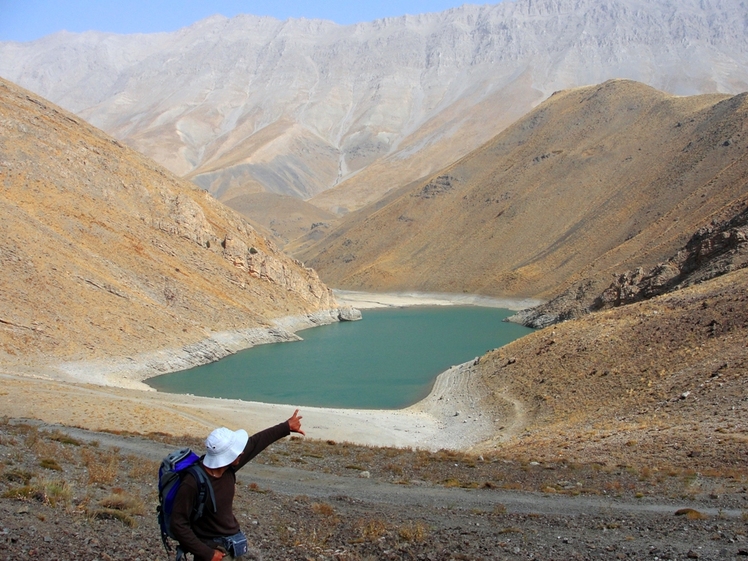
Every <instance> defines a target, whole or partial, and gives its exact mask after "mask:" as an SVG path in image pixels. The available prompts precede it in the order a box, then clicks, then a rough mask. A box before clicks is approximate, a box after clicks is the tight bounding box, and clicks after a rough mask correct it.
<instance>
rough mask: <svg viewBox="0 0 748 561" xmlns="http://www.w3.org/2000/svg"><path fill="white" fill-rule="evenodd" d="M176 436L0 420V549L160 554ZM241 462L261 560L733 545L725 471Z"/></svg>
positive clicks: (345, 447)
mask: <svg viewBox="0 0 748 561" xmlns="http://www.w3.org/2000/svg"><path fill="white" fill-rule="evenodd" d="M185 444H186V445H190V446H194V447H195V448H196V449H199V447H200V442H199V441H197V440H195V439H189V438H187V437H185V438H174V437H167V436H165V435H154V434H151V435H149V437H144V436H135V435H125V434H113V433H95V432H89V431H84V430H81V429H72V428H69V427H63V426H51V425H44V424H41V423H39V422H33V421H23V420H9V419H7V418H5V419H3V420H2V422H1V423H0V559H4V560H17V559H26V558H39V559H47V560H53V559H59V560H68V559H71V560H72V559H91V560H95V559H98V560H107V561H108V560H111V559H123V560H125V559H126V560H146V559H148V560H152V559H170V558H171V557H170V556H169V555H167V554H166V552H165V551H164V549H163V546H162V544H161V541H160V537H159V532H158V528H157V524H156V519H155V506H156V472H157V468H158V460H159V459H160V458H161V457H162V456H163V455H165V454H166V453H167V452H168V451H170V450H172V449H174V448H176V447H181V446H183V445H185ZM244 472H245V473H244V474H243V476H242V477H241V478H240V483H239V488H238V492H237V499H236V503H235V512H236V514H237V517H238V518H239V520H240V522H241V524H242V526H243V528H244V529H245V531H246V532H247V534H248V535H249V537H250V540H251V542H252V544H253V548H254V549H253V555H254V557H255V558H262V559H265V560H268V561H270V560H286V559H289V560H297V559H298V560H320V561H321V560H333V559H335V560H375V559H424V560H447V559H476V560H477V559H537V560H551V559H556V560H567V559H714V560H717V559H720V560H722V559H742V558H746V557H748V488H747V485H748V482H747V481H746V479H745V477H743V476H739V475H732V476H720V477H709V476H706V475H704V474H702V473H697V472H693V471H689V470H678V469H671V470H669V471H667V472H665V471H658V470H645V469H636V468H633V467H631V466H626V465H604V464H602V463H592V464H572V463H569V462H565V461H561V462H558V463H551V462H543V463H541V462H537V461H528V460H527V459H521V458H510V457H502V456H499V455H496V456H487V455H485V456H472V455H468V454H464V453H459V452H447V451H441V452H436V453H429V452H425V451H414V450H409V449H394V448H367V447H359V446H353V445H350V444H347V443H341V442H334V441H311V440H301V439H298V438H291V439H286V440H284V441H281V442H278V443H276V444H274V445H273V446H271V447H270V448H269V449H268V450H266V451H265V452H264V453H263V454H262V455H261V456H259V457H258V458H257V459H256V460H255V462H253V463H252V464H250V465H249V466H247V468H246V469H245V470H244Z"/></svg>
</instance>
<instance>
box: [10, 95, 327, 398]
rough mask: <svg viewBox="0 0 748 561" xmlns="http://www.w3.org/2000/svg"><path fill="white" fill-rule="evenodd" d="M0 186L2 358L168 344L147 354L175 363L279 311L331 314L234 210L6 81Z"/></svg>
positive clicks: (77, 355)
mask: <svg viewBox="0 0 748 561" xmlns="http://www.w3.org/2000/svg"><path fill="white" fill-rule="evenodd" d="M0 189H2V196H1V197H0V236H1V237H2V243H0V263H1V264H2V269H1V273H0V286H2V290H1V291H0V362H2V363H3V364H6V365H7V364H14V365H16V366H17V367H19V368H21V369H22V367H23V366H24V365H27V364H34V365H37V366H38V365H39V364H42V365H44V364H47V365H49V366H50V368H53V367H54V365H59V364H60V363H63V362H68V363H72V362H78V361H90V360H92V359H104V358H112V357H120V358H121V359H122V361H123V362H125V363H127V362H128V360H129V359H126V358H125V357H133V356H136V355H138V354H139V353H147V352H152V351H156V350H162V349H167V350H168V349H172V351H173V352H172V353H171V357H170V355H169V353H166V355H165V356H164V357H162V361H161V362H163V363H167V362H169V360H172V363H173V364H181V365H183V366H187V365H189V363H196V362H205V361H208V360H211V359H215V358H217V357H219V356H222V355H225V354H227V353H228V352H229V351H230V350H236V349H237V348H238V347H241V346H242V345H243V346H248V345H249V341H251V339H252V337H253V336H254V337H259V336H261V335H260V333H266V332H267V331H268V330H274V331H275V335H274V336H275V337H278V338H282V337H287V336H289V334H288V333H287V332H285V335H284V331H283V330H282V329H279V328H278V327H277V326H276V324H275V320H278V319H281V318H287V317H290V316H299V317H304V318H306V316H308V315H312V316H314V317H317V316H319V317H318V321H323V320H327V321H332V320H334V319H336V315H337V312H335V311H334V308H335V302H334V299H333V297H332V293H331V291H330V290H329V289H328V288H327V287H326V286H325V285H324V284H322V283H321V282H320V281H319V278H318V277H317V274H316V273H315V272H314V271H313V270H311V269H308V268H305V267H304V266H302V265H301V264H300V263H298V262H296V261H293V260H292V259H290V258H288V257H287V256H285V255H284V254H282V253H280V252H279V251H277V250H276V249H275V248H274V247H273V245H272V244H271V243H270V242H268V241H267V240H266V239H265V238H263V237H262V236H260V235H258V234H257V232H255V230H254V229H253V228H252V227H251V226H250V225H249V224H248V223H247V222H246V220H244V219H243V218H241V217H240V216H239V215H238V214H236V213H235V212H233V211H231V210H230V209H227V208H226V207H224V206H223V205H222V204H220V203H218V202H217V201H215V200H214V199H213V198H212V197H211V196H210V195H209V194H208V193H206V192H205V191H203V190H200V189H198V188H196V187H195V186H194V185H193V184H191V183H190V182H188V181H186V180H183V179H179V178H177V177H175V176H173V175H172V174H171V173H169V172H167V171H166V170H164V169H163V168H161V167H160V166H158V165H156V164H155V163H154V162H152V161H151V160H149V159H148V158H145V157H144V156H142V155H140V154H138V153H137V152H135V151H134V150H132V149H130V148H127V147H125V146H123V145H121V144H120V143H119V142H118V141H116V140H115V139H113V138H111V137H109V136H106V135H105V134H103V133H101V132H100V131H98V130H96V129H94V128H93V127H91V126H90V125H88V124H86V123H85V122H83V121H81V120H80V119H79V118H77V117H75V116H73V115H72V114H70V113H68V112H66V111H64V110H62V109H60V108H58V107H56V106H54V105H53V104H51V103H50V102H48V101H46V100H44V99H42V98H40V97H38V96H36V95H34V94H32V93H30V92H28V91H25V90H22V89H21V88H18V87H16V86H15V85H13V84H11V83H9V82H6V81H0ZM315 314H316V316H315ZM265 337H270V335H267V334H266V335H265ZM133 362H137V361H135V360H134V359H133ZM158 362H159V361H158V360H154V361H153V363H154V365H157V364H158ZM110 366H111V365H110ZM70 368H72V369H73V370H75V368H76V367H75V366H74V365H73V366H70ZM81 368H83V366H81ZM63 370H64V365H63ZM110 370H116V369H114V368H110ZM37 372H38V370H37ZM119 383H120V384H121V383H124V381H123V380H122V379H120V380H119Z"/></svg>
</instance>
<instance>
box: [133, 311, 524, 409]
mask: <svg viewBox="0 0 748 561" xmlns="http://www.w3.org/2000/svg"><path fill="white" fill-rule="evenodd" d="M512 313H513V312H510V311H508V310H501V309H497V308H481V307H475V306H464V307H462V306H460V307H458V306H439V307H411V308H384V309H374V310H364V311H363V316H364V318H363V320H361V321H356V322H343V323H334V324H332V325H325V326H322V327H315V328H313V329H306V330H304V331H300V332H298V335H299V336H300V337H303V339H304V340H303V341H297V342H293V343H275V344H271V345H259V346H257V347H253V348H251V349H247V350H244V351H241V352H239V353H236V354H234V355H230V356H228V357H226V358H224V359H222V360H220V361H218V362H214V363H211V364H207V365H205V366H199V367H197V368H192V369H190V370H185V371H183V372H175V373H172V374H165V375H163V376H157V377H155V378H151V379H149V380H147V381H146V383H148V384H149V385H150V386H151V387H153V388H155V389H157V390H159V391H163V392H170V393H190V394H195V395H202V396H207V397H224V398H232V399H243V400H246V401H261V402H265V403H281V404H289V405H300V406H301V405H307V406H319V407H339V408H351V409H399V408H402V407H407V406H408V405H412V404H413V403H415V402H416V401H418V400H420V399H423V398H424V397H425V396H426V395H428V393H429V391H431V387H432V386H433V383H434V380H435V379H436V377H437V376H438V375H439V374H440V373H442V372H444V371H445V370H447V369H448V368H449V367H450V366H454V365H456V364H461V363H463V362H467V361H469V360H472V359H473V358H475V357H477V356H480V355H483V354H485V353H486V351H488V350H490V349H494V348H496V347H500V346H502V345H505V344H507V343H510V342H511V341H514V340H515V339H518V338H519V337H522V336H523V335H525V334H527V333H529V332H531V331H532V330H531V329H528V328H526V327H523V326H520V325H516V324H513V323H506V322H504V321H502V320H503V319H504V318H506V317H507V316H509V315H511V314H512Z"/></svg>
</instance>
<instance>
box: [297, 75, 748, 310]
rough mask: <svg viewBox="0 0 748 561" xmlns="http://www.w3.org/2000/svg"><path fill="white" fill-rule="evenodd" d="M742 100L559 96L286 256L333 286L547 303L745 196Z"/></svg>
mask: <svg viewBox="0 0 748 561" xmlns="http://www.w3.org/2000/svg"><path fill="white" fill-rule="evenodd" d="M747 146H748V101H746V95H745V94H742V95H738V96H735V97H729V96H724V95H703V96H692V97H675V96H671V95H667V94H664V93H661V92H658V91H656V90H653V89H651V88H649V87H647V86H644V85H642V84H638V83H635V82H628V81H609V82H606V83H605V84H602V85H600V86H591V87H585V88H578V89H573V90H569V91H564V92H560V93H557V94H556V95H554V96H552V97H551V98H550V99H549V100H547V101H546V102H544V103H543V104H542V105H540V106H539V107H538V108H536V109H535V110H534V111H532V112H531V113H530V114H528V115H527V116H526V117H525V118H523V119H521V120H519V121H518V122H517V123H515V124H514V125H512V126H511V127H510V128H508V129H507V130H506V131H504V132H503V133H501V134H500V135H498V136H497V137H496V138H494V139H493V140H492V141H490V142H488V143H486V144H485V145H484V146H482V147H481V148H480V149H478V150H476V151H474V152H473V153H471V154H470V155H468V156H466V157H465V158H463V159H462V160H461V161H459V162H457V163H455V164H454V165H452V166H449V167H447V168H445V169H443V170H441V171H440V172H438V173H437V174H435V175H434V176H432V177H430V178H428V179H426V180H423V181H421V182H416V183H414V184H412V185H410V186H407V187H404V188H402V189H401V190H400V191H398V192H396V193H393V194H392V195H390V196H389V197H387V198H385V199H384V200H382V201H380V202H379V203H378V204H376V205H372V206H371V207H369V208H366V209H362V210H361V211H359V212H358V213H354V214H353V215H349V216H348V217H346V219H345V220H344V222H343V224H342V225H341V226H340V227H339V228H338V229H336V230H334V231H333V232H331V234H330V235H329V236H328V237H327V238H325V239H323V240H321V241H319V242H316V243H315V242H313V241H311V242H308V245H307V246H304V245H303V244H298V245H297V246H296V247H297V251H298V253H297V255H298V256H299V257H300V258H301V259H303V260H304V261H305V262H307V263H308V264H310V265H311V266H313V267H315V268H316V270H318V271H319V272H320V275H321V276H322V278H324V279H325V280H326V282H329V283H331V284H333V285H334V286H336V287H339V288H349V289H372V290H383V291H390V290H401V289H411V290H413V289H415V290H424V291H439V292H462V291H465V292H470V293H480V294H486V295H503V296H507V295H509V296H533V297H538V296H540V297H548V296H553V295H555V294H557V293H559V292H560V291H561V290H562V289H563V288H565V287H567V286H569V285H572V284H573V283H574V282H578V281H582V280H585V279H590V278H594V279H598V280H599V282H601V283H602V284H600V285H599V292H602V290H603V289H604V288H605V287H607V285H608V284H609V283H610V278H611V277H610V275H611V274H613V273H621V272H623V271H625V270H627V269H635V268H636V267H649V266H653V265H655V264H656V263H658V262H661V261H665V260H666V259H668V258H670V257H671V256H672V255H673V254H674V253H675V251H676V250H677V249H679V248H681V247H682V246H684V245H685V243H686V242H687V241H688V239H689V238H690V237H691V235H692V234H693V233H694V232H696V230H697V229H698V228H700V227H702V226H704V225H705V224H707V223H708V222H709V220H710V219H711V218H712V217H714V216H717V215H718V214H719V213H720V212H721V211H722V210H723V209H725V208H727V207H730V206H731V205H732V203H733V202H735V201H737V200H740V199H741V197H742V196H743V195H745V193H746V191H747V190H748V153H747V152H746V147H747Z"/></svg>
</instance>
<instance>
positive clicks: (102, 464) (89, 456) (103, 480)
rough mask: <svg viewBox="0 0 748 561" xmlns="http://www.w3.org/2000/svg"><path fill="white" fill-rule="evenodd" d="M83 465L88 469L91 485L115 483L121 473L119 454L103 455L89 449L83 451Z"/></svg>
mask: <svg viewBox="0 0 748 561" xmlns="http://www.w3.org/2000/svg"><path fill="white" fill-rule="evenodd" d="M81 459H82V461H83V465H85V466H86V468H87V469H88V483H89V484H104V485H107V484H110V483H113V482H114V480H115V479H116V478H117V475H118V474H119V472H120V465H119V464H120V462H119V459H120V458H119V454H117V453H116V452H115V453H111V454H103V453H100V452H98V451H97V452H94V451H91V450H88V449H83V450H82V451H81Z"/></svg>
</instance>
